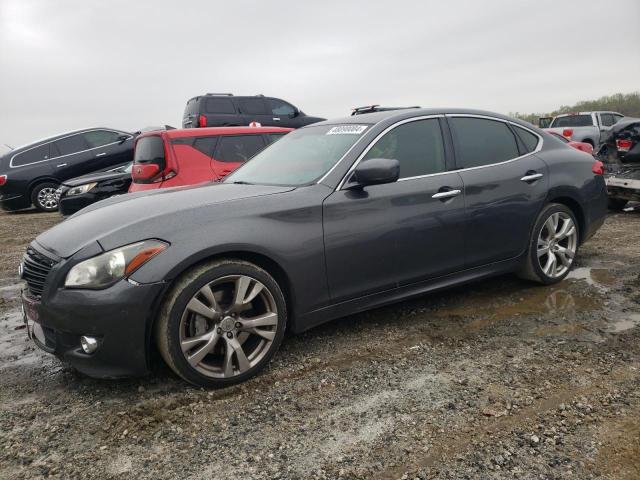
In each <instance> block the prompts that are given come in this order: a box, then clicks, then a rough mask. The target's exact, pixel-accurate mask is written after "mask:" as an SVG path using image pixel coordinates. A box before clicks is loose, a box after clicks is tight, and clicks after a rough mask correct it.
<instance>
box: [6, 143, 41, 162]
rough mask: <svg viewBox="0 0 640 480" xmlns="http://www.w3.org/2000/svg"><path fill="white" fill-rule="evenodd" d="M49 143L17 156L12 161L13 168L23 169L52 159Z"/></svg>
mask: <svg viewBox="0 0 640 480" xmlns="http://www.w3.org/2000/svg"><path fill="white" fill-rule="evenodd" d="M49 145H50V144H48V143H46V144H44V145H40V146H39V147H34V148H30V149H29V150H26V151H24V152H22V153H19V154H17V155H16V156H15V157H13V158H12V159H11V166H12V167H23V166H25V165H29V164H30V163H37V162H42V161H43V160H48V159H49V158H50V153H49Z"/></svg>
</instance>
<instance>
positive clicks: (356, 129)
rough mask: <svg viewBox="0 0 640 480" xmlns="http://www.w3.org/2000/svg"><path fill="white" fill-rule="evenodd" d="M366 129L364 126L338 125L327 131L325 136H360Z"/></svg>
mask: <svg viewBox="0 0 640 480" xmlns="http://www.w3.org/2000/svg"><path fill="white" fill-rule="evenodd" d="M366 129H367V126H366V125H339V126H337V127H332V128H331V129H329V131H328V132H327V135H360V134H361V133H362V132H364V131H365V130H366Z"/></svg>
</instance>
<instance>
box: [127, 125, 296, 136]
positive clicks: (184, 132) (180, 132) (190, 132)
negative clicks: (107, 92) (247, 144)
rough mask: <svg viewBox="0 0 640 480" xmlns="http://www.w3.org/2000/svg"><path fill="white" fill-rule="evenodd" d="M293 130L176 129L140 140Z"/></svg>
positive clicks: (286, 131) (256, 128) (160, 131)
mask: <svg viewBox="0 0 640 480" xmlns="http://www.w3.org/2000/svg"><path fill="white" fill-rule="evenodd" d="M291 130H293V128H282V127H205V128H176V129H174V130H155V131H152V132H145V133H143V134H142V135H140V136H139V137H138V138H142V137H149V136H153V135H160V134H162V135H166V136H167V138H185V137H204V136H208V135H246V134H256V133H288V132H290V131H291Z"/></svg>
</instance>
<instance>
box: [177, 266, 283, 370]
mask: <svg viewBox="0 0 640 480" xmlns="http://www.w3.org/2000/svg"><path fill="white" fill-rule="evenodd" d="M277 325H278V308H277V306H276V302H275V300H274V297H273V294H272V293H271V292H270V291H269V289H268V288H267V287H266V286H265V285H263V284H262V283H261V282H259V281H258V280H256V279H255V278H252V277H250V276H247V275H229V276H225V277H221V278H218V279H216V280H214V281H212V282H210V283H208V284H206V285H205V286H203V287H202V288H200V290H198V292H197V293H196V294H195V295H193V296H192V297H191V299H190V300H189V302H188V303H187V306H186V308H185V309H184V312H183V313H182V317H181V319H180V336H179V340H180V347H181V350H182V354H183V355H184V358H185V359H186V361H187V363H188V364H189V365H190V366H191V367H192V368H193V369H195V370H197V371H198V372H199V373H201V374H203V375H206V376H208V377H212V378H230V377H234V376H236V375H240V374H242V373H244V372H246V371H247V370H249V369H250V368H252V367H254V366H255V365H257V364H258V363H259V362H260V360H261V359H262V358H263V357H264V356H265V355H266V354H267V353H268V352H269V350H270V348H271V346H272V344H273V340H274V338H275V336H276V329H277Z"/></svg>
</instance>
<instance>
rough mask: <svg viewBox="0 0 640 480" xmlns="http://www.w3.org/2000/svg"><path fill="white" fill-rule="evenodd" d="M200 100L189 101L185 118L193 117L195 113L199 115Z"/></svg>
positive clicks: (185, 109) (185, 110)
mask: <svg viewBox="0 0 640 480" xmlns="http://www.w3.org/2000/svg"><path fill="white" fill-rule="evenodd" d="M198 100H200V97H197V98H192V99H191V100H189V101H188V102H187V106H186V107H185V108H184V116H185V117H186V116H187V115H192V114H194V113H199V112H198Z"/></svg>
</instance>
